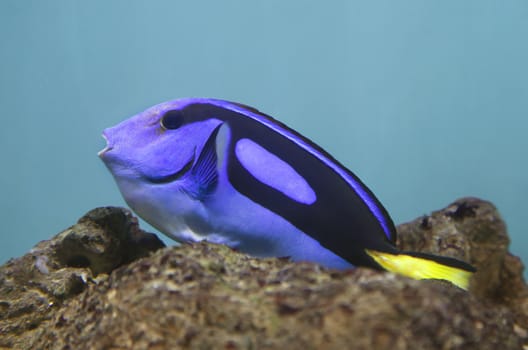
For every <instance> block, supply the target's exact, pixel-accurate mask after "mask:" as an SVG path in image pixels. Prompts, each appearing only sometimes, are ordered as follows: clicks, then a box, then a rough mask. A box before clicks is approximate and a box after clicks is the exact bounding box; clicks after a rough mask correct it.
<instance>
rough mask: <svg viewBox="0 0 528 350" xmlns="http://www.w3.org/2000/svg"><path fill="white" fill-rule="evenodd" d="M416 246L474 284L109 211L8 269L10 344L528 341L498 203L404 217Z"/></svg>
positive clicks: (1, 295)
mask: <svg viewBox="0 0 528 350" xmlns="http://www.w3.org/2000/svg"><path fill="white" fill-rule="evenodd" d="M398 232H399V242H398V243H399V245H400V246H401V247H402V248H403V249H407V250H416V251H427V252H433V253H440V254H443V255H448V256H454V257H458V258H462V259H465V260H467V261H469V262H471V263H472V264H474V265H475V266H476V267H477V269H478V272H477V273H476V274H475V276H474V278H473V281H472V283H471V286H470V289H469V292H466V291H463V290H461V289H459V288H457V287H455V286H453V285H451V284H450V283H448V282H443V281H436V280H427V281H425V280H424V281H416V280H411V279H408V278H405V277H402V276H397V275H394V274H391V273H386V272H378V271H374V270H370V269H365V268H358V269H355V270H349V271H341V272H338V271H333V270H327V269H324V268H321V267H320V266H318V265H315V264H309V263H291V262H289V261H288V260H287V259H255V258H251V257H248V256H246V255H244V254H240V253H238V252H235V251H233V250H231V249H229V248H227V247H225V246H219V245H214V244H209V243H200V244H194V245H183V246H181V247H170V248H164V249H159V248H161V247H162V245H163V244H162V243H161V242H159V241H158V240H157V239H156V238H155V236H153V235H151V234H148V233H146V232H143V231H141V230H140V229H139V227H138V226H137V221H136V220H135V219H134V218H133V217H132V216H131V214H130V213H129V212H128V211H127V210H125V209H119V208H99V209H95V210H93V211H91V212H90V213H88V214H87V215H85V216H84V217H83V218H81V220H79V222H78V223H77V224H76V225H74V226H72V227H71V228H69V229H67V230H66V231H64V232H62V233H60V234H58V235H57V236H55V237H54V238H53V239H51V240H50V241H45V242H41V243H39V244H38V245H37V246H36V247H35V249H33V250H32V251H31V252H30V253H28V254H26V255H25V256H23V257H21V258H18V259H12V260H10V261H9V262H7V263H6V264H5V265H3V266H2V267H0V349H2V348H16V349H177V348H189V349H195V348H200V349H209V348H221V349H222V348H225V349H322V348H324V349H345V348H354V349H497V348H500V349H522V348H523V347H524V348H528V345H527V344H528V332H527V329H528V317H527V315H528V312H527V300H528V297H527V295H528V292H527V291H528V289H527V287H526V284H525V282H524V280H523V278H522V270H523V266H522V263H521V262H520V260H519V259H518V258H516V257H514V256H512V255H510V254H509V253H508V251H507V247H508V243H509V240H508V236H507V233H506V228H505V225H504V222H503V221H502V219H501V218H500V216H499V214H498V212H497V211H496V209H495V208H494V207H493V205H492V204H491V203H489V202H485V201H481V200H478V199H474V198H465V199H461V200H459V201H456V202H455V203H453V204H451V205H450V206H448V207H447V208H446V209H443V210H441V211H437V212H434V213H432V214H431V215H430V216H426V217H422V218H419V219H417V220H415V221H413V222H411V223H408V224H404V225H401V226H399V228H398Z"/></svg>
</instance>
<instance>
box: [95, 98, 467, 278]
mask: <svg viewBox="0 0 528 350" xmlns="http://www.w3.org/2000/svg"><path fill="white" fill-rule="evenodd" d="M103 136H104V138H105V139H106V141H107V147H106V148H105V149H104V150H102V151H101V152H99V156H100V157H101V159H102V160H103V161H104V163H105V164H106V166H107V167H108V169H109V170H110V171H111V173H112V174H113V176H114V178H115V180H116V182H117V184H118V186H119V189H120V191H121V193H122V195H123V197H124V198H125V200H126V202H127V203H128V205H129V206H130V207H131V208H132V209H133V210H134V211H135V212H136V213H137V214H138V215H139V216H140V217H142V218H143V219H144V220H146V221H147V222H149V223H150V224H151V225H152V226H154V227H156V228H157V229H158V230H160V231H161V232H163V233H164V234H166V235H168V236H169V237H171V238H173V239H175V240H177V241H179V242H196V241H201V240H207V241H210V242H214V243H220V244H226V245H228V246H230V247H233V248H235V249H238V250H239V251H241V252H245V253H248V254H250V255H253V256H257V257H290V258H291V259H293V260H294V261H311V262H315V263H319V264H322V265H324V266H326V267H330V268H337V269H346V268H350V267H353V266H368V267H371V268H375V269H385V270H388V271H392V272H395V273H400V274H403V275H406V276H409V277H412V278H416V279H423V278H434V279H444V280H448V281H451V282H452V283H454V284H456V285H458V286H459V287H461V288H464V289H466V288H467V286H468V283H469V277H470V276H471V273H472V272H474V268H473V267H472V266H470V265H469V264H466V263H464V262H462V261H459V260H456V259H453V258H447V257H439V256H435V255H430V254H424V253H414V252H402V251H400V250H398V249H397V248H396V246H395V241H396V229H395V227H394V223H393V222H392V220H391V218H390V216H389V214H388V213H387V211H386V210H385V208H384V207H383V206H382V205H381V203H380V202H379V201H378V200H377V199H376V197H375V196H374V194H373V193H372V192H371V191H370V190H369V189H368V188H367V186H365V185H364V184H363V182H361V180H360V179H359V178H358V177H357V176H355V175H354V174H353V173H352V172H351V171H350V170H348V169H346V168H345V167H344V166H343V165H341V164H340V163H339V162H338V161H337V160H335V159H334V158H332V156H330V155H329V154H328V153H326V152H325V151H324V150H323V149H321V148H320V147H318V146H317V145H315V144H314V143H313V142H311V141H309V140H308V139H306V138H304V137H303V136H301V135H299V134H298V133H297V132H295V131H293V130H292V129H290V128H288V127H287V126H285V125H284V124H281V123H280V122H278V121H277V120H275V119H273V118H271V117H270V116H268V115H265V114H263V113H261V112H259V111H258V110H256V109H254V108H251V107H248V106H245V105H242V104H238V103H233V102H227V101H223V100H216V99H205V98H186V99H179V100H174V101H169V102H165V103H161V104H159V105H156V106H154V107H151V108H149V109H147V110H146V111H144V112H142V113H140V114H138V115H136V116H134V117H132V118H130V119H128V120H125V121H124V122H122V123H120V124H118V125H116V126H114V127H112V128H108V129H106V130H105V131H104V132H103Z"/></svg>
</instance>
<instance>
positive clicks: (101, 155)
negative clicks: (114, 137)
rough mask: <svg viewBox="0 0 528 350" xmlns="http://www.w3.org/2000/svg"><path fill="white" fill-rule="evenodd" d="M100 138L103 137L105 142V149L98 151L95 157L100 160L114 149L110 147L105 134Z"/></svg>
mask: <svg viewBox="0 0 528 350" xmlns="http://www.w3.org/2000/svg"><path fill="white" fill-rule="evenodd" d="M102 136H103V139H105V141H106V147H105V148H103V149H102V150H100V151H99V152H97V155H98V156H99V158H102V157H103V156H104V155H105V154H106V153H108V152H110V151H111V150H113V149H114V146H111V145H110V142H108V138H107V137H106V134H105V133H104V132H103V135H102Z"/></svg>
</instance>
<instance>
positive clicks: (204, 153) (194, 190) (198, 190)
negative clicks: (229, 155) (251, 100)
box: [185, 124, 222, 200]
mask: <svg viewBox="0 0 528 350" xmlns="http://www.w3.org/2000/svg"><path fill="white" fill-rule="evenodd" d="M221 126H222V124H220V125H218V126H217V127H216V128H214V129H213V132H211V134H210V135H209V138H208V139H207V141H206V142H205V144H204V145H203V147H202V150H201V151H200V154H199V155H198V157H197V158H196V161H195V162H194V164H193V166H192V169H191V171H190V174H189V175H190V179H188V181H189V184H188V185H187V186H185V191H186V192H187V193H188V194H189V195H190V196H191V197H193V198H195V199H197V200H204V199H205V198H206V197H207V196H208V195H210V194H211V193H213V192H214V191H215V189H216V187H217V185H218V156H217V151H216V138H217V136H218V131H219V130H220V128H221Z"/></svg>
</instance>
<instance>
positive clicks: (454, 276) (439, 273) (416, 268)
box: [366, 249, 474, 290]
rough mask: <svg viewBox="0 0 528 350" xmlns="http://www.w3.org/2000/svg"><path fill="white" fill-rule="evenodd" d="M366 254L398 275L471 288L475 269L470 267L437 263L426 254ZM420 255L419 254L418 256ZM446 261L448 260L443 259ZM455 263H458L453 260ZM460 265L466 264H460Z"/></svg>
mask: <svg viewBox="0 0 528 350" xmlns="http://www.w3.org/2000/svg"><path fill="white" fill-rule="evenodd" d="M366 252H367V254H368V255H369V256H371V257H372V258H373V259H374V260H375V261H376V262H377V263H378V264H379V265H381V267H383V268H384V269H385V270H387V271H390V272H394V273H398V274H400V275H404V276H407V277H411V278H414V279H417V280H420V279H441V280H447V281H449V282H451V283H453V284H454V285H457V286H458V287H460V288H462V289H466V290H467V288H468V286H469V278H470V277H471V275H472V273H473V272H474V269H473V270H472V267H471V266H469V265H468V266H469V267H468V268H467V269H465V268H462V267H454V266H449V265H445V264H442V263H440V262H436V261H434V260H432V259H434V256H431V257H430V258H429V257H428V256H427V255H426V254H424V255H423V256H413V255H407V254H405V253H402V254H390V253H385V252H379V251H375V250H368V249H366ZM417 255H418V254H417ZM441 259H444V260H446V259H447V258H441ZM453 261H456V262H458V261H457V260H455V259H453ZM460 264H464V263H462V262H460Z"/></svg>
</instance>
